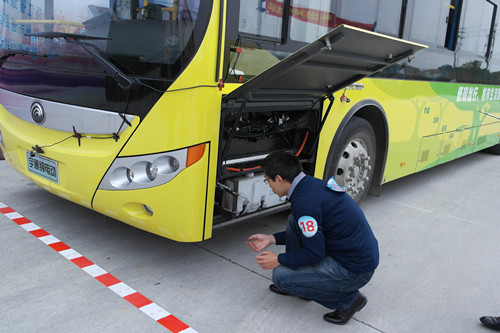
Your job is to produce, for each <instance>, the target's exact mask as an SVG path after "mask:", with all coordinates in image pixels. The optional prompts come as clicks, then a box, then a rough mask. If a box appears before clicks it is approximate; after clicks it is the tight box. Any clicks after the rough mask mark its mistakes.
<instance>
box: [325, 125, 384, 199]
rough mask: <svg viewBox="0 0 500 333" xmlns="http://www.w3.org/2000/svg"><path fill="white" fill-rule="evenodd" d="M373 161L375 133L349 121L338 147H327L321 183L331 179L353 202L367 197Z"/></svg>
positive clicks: (365, 126) (366, 127)
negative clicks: (323, 179) (327, 151)
mask: <svg viewBox="0 0 500 333" xmlns="http://www.w3.org/2000/svg"><path fill="white" fill-rule="evenodd" d="M375 160H376V138H375V132H374V131H373V128H372V126H371V125H370V123H369V122H368V121H366V120H365V119H363V118H359V117H353V118H352V119H351V120H350V121H349V123H348V124H347V126H346V127H345V128H344V130H343V131H342V133H341V135H340V138H339V140H338V144H337V145H336V146H335V147H334V146H333V145H332V146H331V147H330V151H329V153H328V158H327V162H326V163H327V164H326V168H325V171H326V172H325V180H328V179H329V178H331V177H332V176H335V181H336V182H337V184H339V185H341V186H344V187H345V188H346V192H347V194H349V195H350V196H351V197H352V198H353V199H354V200H355V201H356V202H360V201H361V200H363V198H364V197H365V196H366V194H367V193H368V190H369V189H370V183H371V181H372V179H373V173H374V170H375Z"/></svg>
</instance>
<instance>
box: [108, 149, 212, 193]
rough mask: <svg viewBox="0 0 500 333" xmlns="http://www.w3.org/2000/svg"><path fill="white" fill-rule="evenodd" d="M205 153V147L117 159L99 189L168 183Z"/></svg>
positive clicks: (142, 186) (140, 186)
mask: <svg viewBox="0 0 500 333" xmlns="http://www.w3.org/2000/svg"><path fill="white" fill-rule="evenodd" d="M204 153H205V144H201V145H197V146H194V147H190V148H185V149H179V150H174V151H170V152H164V153H158V154H150V155H141V156H131V157H118V158H117V159H116V160H115V161H114V162H113V164H112V165H111V167H110V168H109V170H108V172H107V173H106V175H104V178H103V179H102V181H101V184H100V185H99V189H101V190H137V189H141V188H149V187H154V186H159V185H162V184H165V183H168V182H169V181H171V180H172V179H173V178H174V177H175V176H177V175H178V174H179V173H180V172H181V171H182V170H184V169H185V168H187V167H189V166H190V165H192V164H194V163H196V162H197V161H198V160H200V159H201V158H202V157H203V154H204Z"/></svg>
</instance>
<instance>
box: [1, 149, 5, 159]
mask: <svg viewBox="0 0 500 333" xmlns="http://www.w3.org/2000/svg"><path fill="white" fill-rule="evenodd" d="M3 159H5V158H4V157H3V152H2V149H0V160H3Z"/></svg>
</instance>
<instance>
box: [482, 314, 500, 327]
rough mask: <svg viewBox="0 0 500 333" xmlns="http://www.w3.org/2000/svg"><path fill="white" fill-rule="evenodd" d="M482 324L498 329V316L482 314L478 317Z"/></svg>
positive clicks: (499, 321) (499, 324)
mask: <svg viewBox="0 0 500 333" xmlns="http://www.w3.org/2000/svg"><path fill="white" fill-rule="evenodd" d="M479 320H481V322H482V323H483V325H484V326H486V327H488V328H491V329H493V330H497V331H500V317H492V316H484V317H481V318H479Z"/></svg>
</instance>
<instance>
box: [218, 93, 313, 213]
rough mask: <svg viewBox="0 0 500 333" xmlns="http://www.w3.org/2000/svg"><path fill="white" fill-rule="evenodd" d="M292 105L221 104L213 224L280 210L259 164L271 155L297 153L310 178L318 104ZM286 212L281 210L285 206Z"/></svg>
mask: <svg viewBox="0 0 500 333" xmlns="http://www.w3.org/2000/svg"><path fill="white" fill-rule="evenodd" d="M306 105H307V104H303V103H302V104H300V106H299V105H294V104H293V103H292V104H290V105H288V106H285V105H273V104H268V105H266V104H265V103H259V104H258V105H252V104H251V103H249V104H245V103H242V104H239V105H230V106H229V105H226V108H224V107H223V111H222V114H221V135H220V138H221V141H220V146H219V147H220V153H219V162H218V171H217V189H216V195H215V210H214V215H215V216H214V223H220V222H224V221H227V220H230V219H234V218H239V217H243V216H250V215H251V214H255V213H263V212H265V211H266V210H268V209H269V208H273V207H277V206H280V205H284V204H285V203H286V200H285V197H282V198H280V197H278V196H277V195H276V194H274V193H273V192H272V190H271V188H270V187H269V185H268V184H266V183H265V182H264V180H265V178H264V174H263V172H262V169H261V168H260V162H261V161H262V160H263V159H264V158H265V157H266V156H267V155H268V154H270V153H272V152H274V151H287V152H290V153H293V154H296V155H297V156H298V157H299V159H300V161H301V163H302V165H303V168H304V171H305V172H306V173H312V171H313V168H314V161H315V149H314V147H315V145H316V143H317V138H318V135H319V131H320V127H321V108H322V105H323V103H322V101H320V102H319V103H318V101H317V102H316V103H312V102H311V103H309V105H307V106H306ZM284 206H285V207H284V208H286V205H284Z"/></svg>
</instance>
